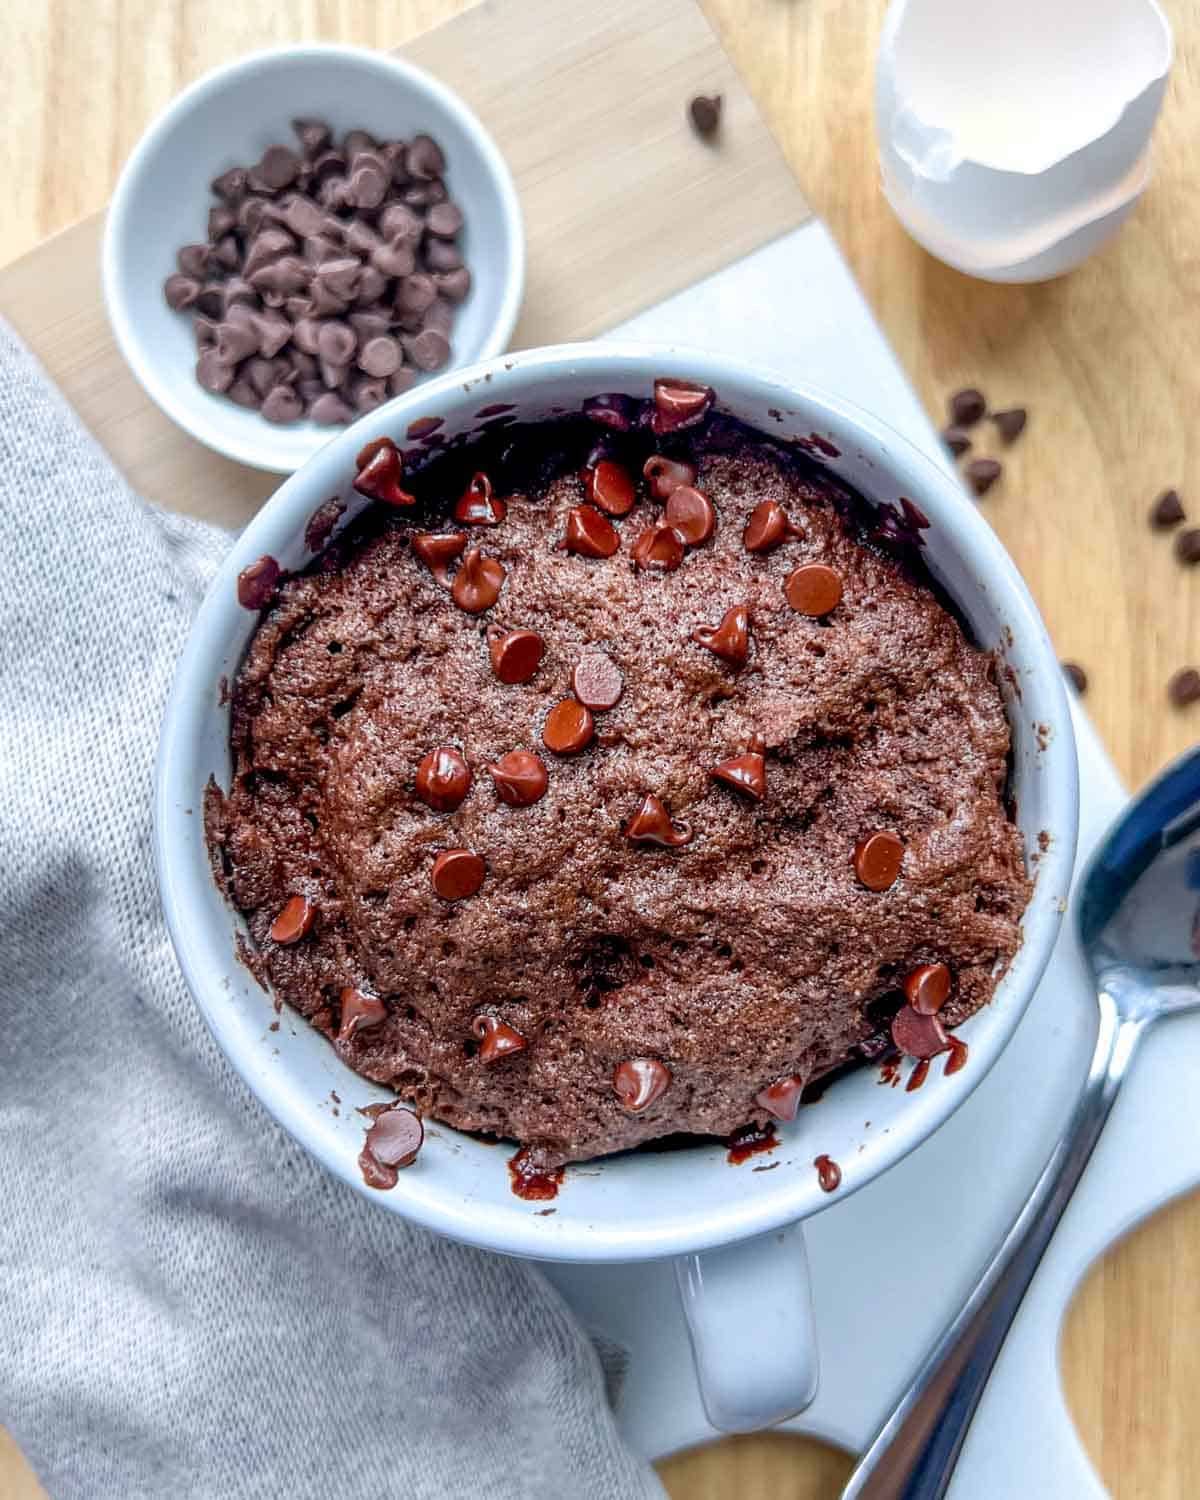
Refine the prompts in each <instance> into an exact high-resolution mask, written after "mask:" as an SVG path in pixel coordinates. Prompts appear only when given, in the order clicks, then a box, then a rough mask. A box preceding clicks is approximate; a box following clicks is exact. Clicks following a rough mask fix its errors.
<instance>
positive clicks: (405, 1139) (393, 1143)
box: [364, 1104, 425, 1185]
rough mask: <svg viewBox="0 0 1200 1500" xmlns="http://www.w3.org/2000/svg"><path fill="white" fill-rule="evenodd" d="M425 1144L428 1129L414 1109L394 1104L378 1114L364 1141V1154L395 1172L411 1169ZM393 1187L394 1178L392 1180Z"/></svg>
mask: <svg viewBox="0 0 1200 1500" xmlns="http://www.w3.org/2000/svg"><path fill="white" fill-rule="evenodd" d="M424 1142H425V1127H424V1126H423V1125H422V1124H421V1120H420V1117H419V1116H418V1115H416V1114H414V1113H413V1111H412V1110H411V1109H405V1108H403V1106H401V1105H399V1104H393V1105H392V1106H391V1108H390V1109H385V1110H383V1111H382V1113H380V1114H377V1115H376V1116H375V1118H374V1120H372V1122H371V1127H370V1129H369V1130H368V1131H367V1135H366V1140H365V1142H364V1153H366V1152H369V1153H370V1155H371V1156H372V1157H374V1159H375V1160H376V1161H377V1162H378V1163H379V1164H380V1165H381V1166H384V1167H388V1168H390V1169H391V1170H392V1171H393V1172H395V1171H398V1170H399V1169H401V1168H403V1167H411V1166H412V1164H413V1162H415V1161H416V1159H417V1155H418V1153H419V1152H420V1150H421V1147H422V1145H423V1144H424ZM393 1185H394V1178H393Z"/></svg>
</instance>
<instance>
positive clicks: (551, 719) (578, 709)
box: [542, 698, 596, 755]
mask: <svg viewBox="0 0 1200 1500" xmlns="http://www.w3.org/2000/svg"><path fill="white" fill-rule="evenodd" d="M595 731H596V725H595V721H594V720H593V718H592V715H591V712H590V710H589V709H588V708H587V707H586V706H585V705H584V704H582V703H578V702H576V700H575V699H574V698H563V699H561V700H560V701H559V702H558V703H556V704H555V705H554V707H553V708H552V709H551V710H550V712H549V713H548V714H547V715H546V722H545V723H544V724H543V725H542V744H543V745H545V747H546V749H547V750H553V751H554V753H555V755H577V754H578V753H579V751H580V750H584V749H586V748H587V746H588V745H590V744H591V743H592V736H593V735H594V734H595Z"/></svg>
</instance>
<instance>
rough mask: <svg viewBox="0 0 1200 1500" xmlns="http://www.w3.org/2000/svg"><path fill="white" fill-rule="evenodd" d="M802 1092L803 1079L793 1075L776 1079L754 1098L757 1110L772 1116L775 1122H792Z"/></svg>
mask: <svg viewBox="0 0 1200 1500" xmlns="http://www.w3.org/2000/svg"><path fill="white" fill-rule="evenodd" d="M803 1092H804V1078H803V1076H802V1075H801V1074H799V1073H793V1074H791V1076H790V1077H788V1078H777V1079H776V1080H775V1082H774V1083H769V1084H768V1085H767V1086H766V1088H765V1089H760V1090H759V1092H758V1093H757V1094H755V1096H754V1102H755V1104H757V1105H758V1107H759V1109H764V1110H766V1112H767V1114H769V1115H774V1117H775V1119H777V1120H785V1121H786V1120H794V1119H795V1118H796V1112H797V1110H798V1109H799V1108H800V1096H801V1094H802V1093H803Z"/></svg>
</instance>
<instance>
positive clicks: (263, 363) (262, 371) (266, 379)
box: [218, 329, 280, 399]
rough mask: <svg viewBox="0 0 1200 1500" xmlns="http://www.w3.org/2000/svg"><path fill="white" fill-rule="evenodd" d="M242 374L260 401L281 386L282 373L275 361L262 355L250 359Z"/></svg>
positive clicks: (243, 367)
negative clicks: (280, 376)
mask: <svg viewBox="0 0 1200 1500" xmlns="http://www.w3.org/2000/svg"><path fill="white" fill-rule="evenodd" d="M219 335H220V330H219V329H218V337H219ZM241 373H242V374H243V375H244V376H245V377H246V379H247V380H248V381H249V382H250V384H251V385H252V386H253V388H254V390H255V392H256V393H257V395H258V396H259V398H260V399H261V398H262V397H263V396H265V395H266V394H267V392H268V391H272V390H274V389H275V387H276V386H277V385H278V384H279V375H280V372H279V370H278V369H276V367H275V361H274V360H273V359H264V358H263V357H262V355H261V354H259V355H255V357H254V358H253V359H248V360H247V361H246V363H245V364H244V365H243V366H242V371H241Z"/></svg>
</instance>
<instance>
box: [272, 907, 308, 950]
mask: <svg viewBox="0 0 1200 1500" xmlns="http://www.w3.org/2000/svg"><path fill="white" fill-rule="evenodd" d="M316 915H317V909H316V907H315V906H314V905H313V904H312V902H311V901H309V900H308V898H307V897H305V896H292V897H291V898H290V899H289V900H288V901H287V903H286V904H285V906H284V908H283V910H282V911H281V912H280V913H279V915H278V916H277V917H276V918H275V920H274V921H273V922H272V923H271V941H272V942H273V943H280V944H282V945H284V946H287V945H288V944H290V943H298V942H299V941H300V939H301V938H302V937H304V936H306V935H307V934H308V933H309V932H310V931H311V930H312V925H313V922H314V921H315V920H316Z"/></svg>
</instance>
